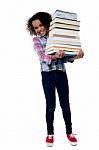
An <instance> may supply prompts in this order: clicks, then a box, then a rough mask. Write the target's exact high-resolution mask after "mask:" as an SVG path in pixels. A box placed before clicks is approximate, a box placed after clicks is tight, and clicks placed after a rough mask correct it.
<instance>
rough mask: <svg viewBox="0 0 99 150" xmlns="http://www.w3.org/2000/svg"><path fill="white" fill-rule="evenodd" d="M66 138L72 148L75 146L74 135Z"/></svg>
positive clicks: (68, 135)
mask: <svg viewBox="0 0 99 150" xmlns="http://www.w3.org/2000/svg"><path fill="white" fill-rule="evenodd" d="M67 138H68V140H69V142H70V144H71V145H72V146H76V145H77V139H76V138H75V136H74V134H67Z"/></svg>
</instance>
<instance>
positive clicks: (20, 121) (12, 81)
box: [0, 0, 99, 150]
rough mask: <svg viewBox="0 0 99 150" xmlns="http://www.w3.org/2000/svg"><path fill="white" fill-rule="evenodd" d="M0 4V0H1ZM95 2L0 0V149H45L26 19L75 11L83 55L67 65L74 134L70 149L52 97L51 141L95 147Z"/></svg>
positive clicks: (98, 97)
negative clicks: (74, 138)
mask: <svg viewBox="0 0 99 150" xmlns="http://www.w3.org/2000/svg"><path fill="white" fill-rule="evenodd" d="M0 3H1V2H0ZM98 6H99V5H98V0H91V1H90V0H75V1H74V0H68V1H67V0H61V1H59V0H50V1H48V0H42V1H40V0H36V1H33V0H27V1H26V0H25V1H20V0H9V1H7V0H3V1H2V3H1V4H0V149H1V150H5V149H10V150H23V149H24V150H27V149H29V150H34V149H37V148H38V149H39V150H44V149H47V147H46V145H45V137H46V122H45V97H44V93H43V89H42V85H41V75H40V65H39V60H38V57H37V55H36V53H35V52H34V50H33V45H32V37H30V35H29V33H28V32H27V31H26V26H25V24H26V21H27V19H28V18H29V17H31V16H32V15H33V14H34V13H36V12H38V11H47V12H49V13H51V14H53V13H54V11H55V10H56V9H61V10H65V11H71V12H76V13H77V15H78V20H80V22H81V27H80V38H81V43H82V49H83V51H84V53H85V56H84V58H83V59H80V60H76V61H75V62H74V63H73V64H69V63H68V64H66V68H67V74H68V80H69V86H70V104H71V112H72V122H73V132H74V133H76V134H77V138H78V146H77V147H71V146H70V145H69V143H68V141H67V138H66V135H65V126H64V121H63V118H62V112H61V108H60V106H59V101H58V98H57V107H56V111H55V122H54V126H55V145H54V147H53V148H52V149H53V150H56V149H57V148H59V149H63V150H64V149H68V150H71V149H73V148H74V149H76V150H84V149H99V145H98V140H99V117H98V114H99V108H98V107H99V102H98V101H99V94H98V93H99V90H98V89H99V79H98V77H99V67H98V64H99V59H98V54H99V52H98V51H99V42H98V40H99V37H98V36H99V7H98Z"/></svg>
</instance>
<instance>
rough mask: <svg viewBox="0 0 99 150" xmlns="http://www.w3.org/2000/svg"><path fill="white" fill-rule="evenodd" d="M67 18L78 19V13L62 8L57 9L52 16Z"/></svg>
mask: <svg viewBox="0 0 99 150" xmlns="http://www.w3.org/2000/svg"><path fill="white" fill-rule="evenodd" d="M56 17H59V18H65V19H71V20H77V14H76V13H73V12H67V11H62V10H58V9H57V10H56V11H55V12H54V14H53V16H52V18H53V19H54V18H56Z"/></svg>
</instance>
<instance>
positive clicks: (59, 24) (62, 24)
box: [49, 22, 80, 31]
mask: <svg viewBox="0 0 99 150" xmlns="http://www.w3.org/2000/svg"><path fill="white" fill-rule="evenodd" d="M53 28H63V29H72V30H77V31H79V30H80V26H78V25H71V24H66V23H58V22H55V23H54V24H52V25H50V28H49V30H52V29H53Z"/></svg>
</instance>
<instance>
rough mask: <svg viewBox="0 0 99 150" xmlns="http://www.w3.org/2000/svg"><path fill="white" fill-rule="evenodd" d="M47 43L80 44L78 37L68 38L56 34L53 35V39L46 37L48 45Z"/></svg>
mask: <svg viewBox="0 0 99 150" xmlns="http://www.w3.org/2000/svg"><path fill="white" fill-rule="evenodd" d="M49 42H56V43H57V42H59V43H60V42H66V43H67V42H71V43H79V44H80V43H81V42H80V37H79V36H78V37H74V38H73V37H70V36H69V37H68V36H66V35H65V36H62V35H58V34H53V37H48V39H47V43H49Z"/></svg>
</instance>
